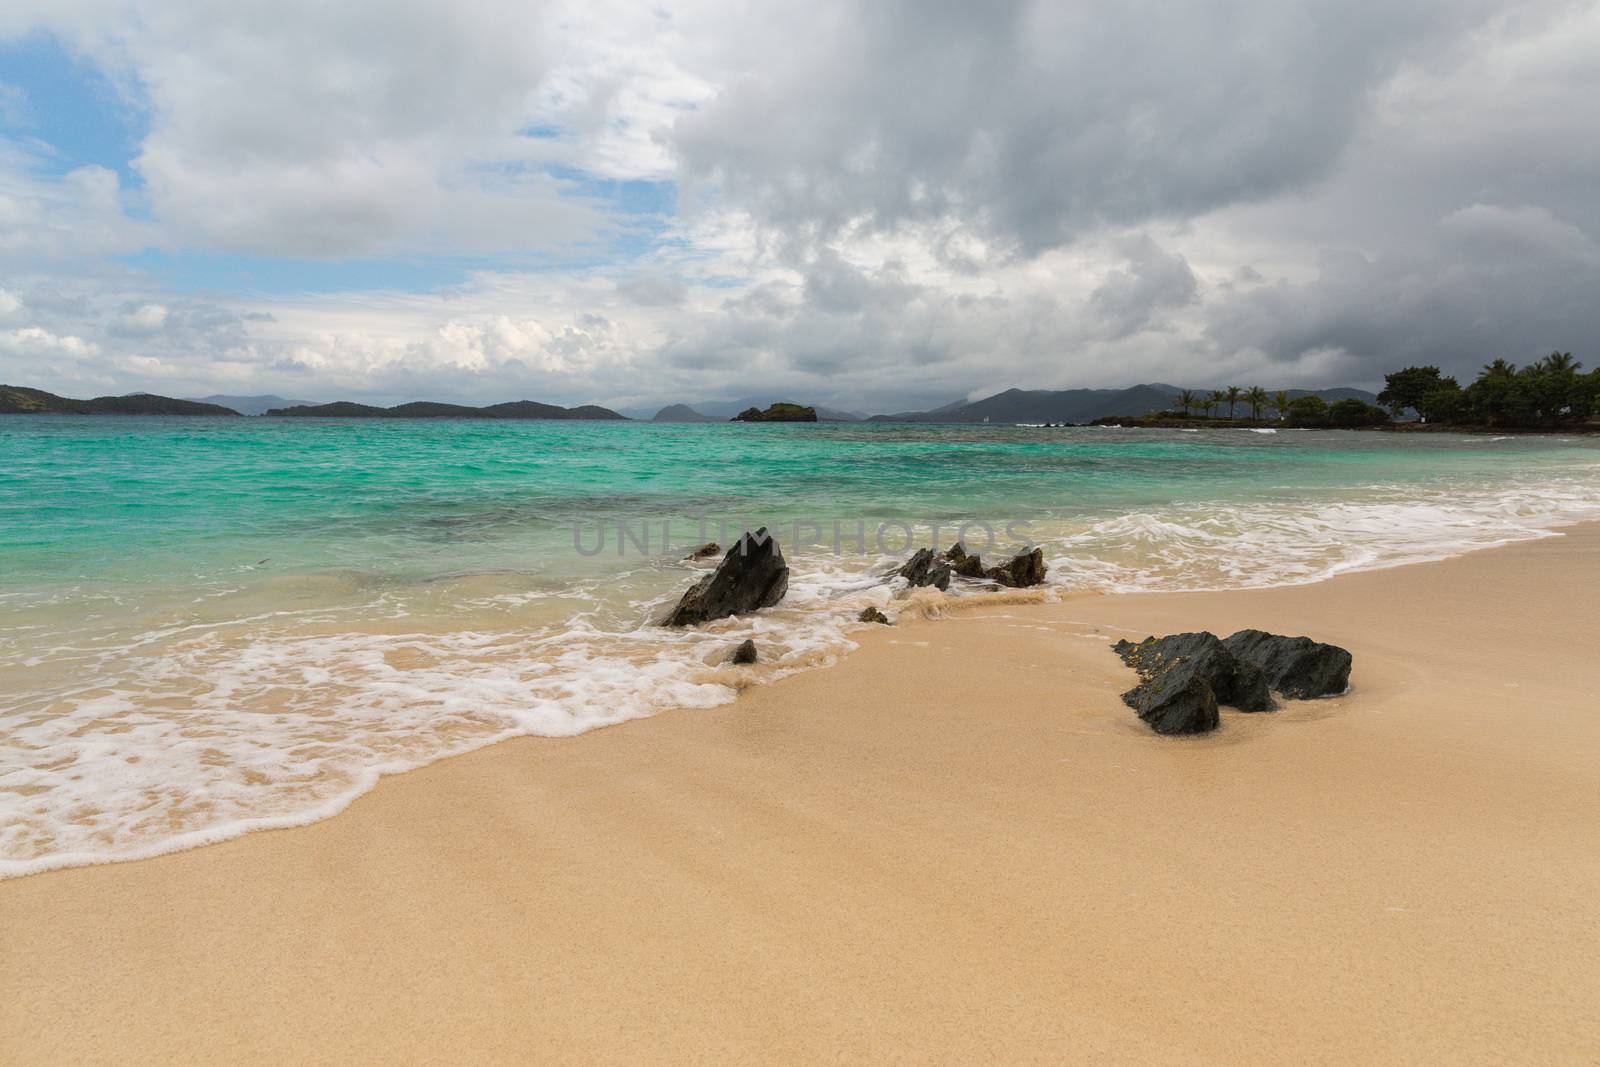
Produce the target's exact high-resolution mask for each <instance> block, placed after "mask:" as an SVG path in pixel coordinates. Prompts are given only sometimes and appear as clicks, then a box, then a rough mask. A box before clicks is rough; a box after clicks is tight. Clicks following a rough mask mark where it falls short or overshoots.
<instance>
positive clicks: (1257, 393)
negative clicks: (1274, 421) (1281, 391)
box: [1244, 385, 1267, 422]
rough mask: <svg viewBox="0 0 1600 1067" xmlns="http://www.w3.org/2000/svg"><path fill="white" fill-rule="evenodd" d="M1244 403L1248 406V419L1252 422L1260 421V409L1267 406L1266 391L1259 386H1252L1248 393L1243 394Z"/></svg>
mask: <svg viewBox="0 0 1600 1067" xmlns="http://www.w3.org/2000/svg"><path fill="white" fill-rule="evenodd" d="M1244 400H1245V403H1247V404H1249V405H1250V418H1251V420H1252V421H1255V422H1260V421H1261V409H1262V408H1264V407H1266V406H1267V391H1266V390H1265V389H1263V388H1261V386H1259V385H1252V386H1251V387H1250V391H1249V392H1248V393H1246V394H1244Z"/></svg>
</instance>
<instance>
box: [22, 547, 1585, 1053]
mask: <svg viewBox="0 0 1600 1067" xmlns="http://www.w3.org/2000/svg"><path fill="white" fill-rule="evenodd" d="M1596 576H1600V526H1594V525H1590V526H1585V527H1577V528H1573V529H1572V530H1571V531H1569V534H1568V536H1564V537H1560V538H1552V539H1547V540H1542V541H1535V542H1528V543H1523V544H1518V545H1512V546H1508V547H1506V548H1502V549H1496V550H1492V551H1487V552H1479V553H1476V554H1473V555H1470V556H1467V557H1463V558H1460V559H1456V560H1451V561H1446V562H1442V563H1432V564H1421V565H1415V566H1410V567H1405V568H1400V569H1396V570H1388V571H1375V572H1367V573H1360V574H1351V575H1345V576H1342V577H1340V578H1337V579H1334V580H1332V581H1330V582H1325V583H1322V584H1320V585H1314V586H1305V587H1296V588H1288V589H1275V590H1259V591H1236V592H1226V593H1196V594H1147V595H1130V596H1115V597H1100V596H1085V597H1069V598H1068V599H1066V600H1065V601H1064V602H1063V603H1061V604H1056V605H995V606H991V607H988V608H981V609H977V610H974V611H972V612H970V613H967V614H963V615H960V616H956V617H952V618H949V619H945V620H942V621H940V622H937V623H915V624H907V625H901V626H897V627H894V628H887V629H884V630H881V631H874V632H871V633H869V634H868V635H867V636H866V637H865V639H864V641H863V648H862V649H861V650H860V651H859V652H857V653H855V654H854V655H852V656H851V657H850V658H848V659H847V660H846V661H845V662H844V663H842V664H841V665H839V666H837V667H835V668H832V669H829V670H823V671H815V672H811V673H808V674H803V675H799V676H796V677H792V678H789V679H786V680H784V681H782V682H779V683H777V684H775V685H772V686H768V687H764V688H761V689H758V690H753V691H751V692H748V693H746V694H745V695H743V696H742V697H741V698H740V699H739V700H738V701H737V702H736V703H735V704H733V705H730V706H727V707H724V708H719V709H714V710H711V711H684V712H673V713H669V714H665V715H661V716H658V717H656V718H653V719H648V720H642V721H637V722H633V723H628V724H625V725H623V726H620V727H616V728H611V729H606V730H601V731H596V732H593V733H589V734H584V735H582V736H579V737H576V738H570V739H563V740H548V739H518V740H515V741H510V742H506V743H503V744H500V745H497V746H495V747H493V748H489V749H485V750H482V751H479V752H476V753H473V754H470V755H467V756H464V757H459V758H457V759H453V760H448V761H445V762H442V763H439V764H435V765H433V766H431V767H427V768H424V769H422V770H419V771H414V772H411V773H409V774H406V775H403V776H399V777H396V778H391V779H387V780H385V781H384V782H382V783H381V784H380V785H379V786H378V788H377V789H376V790H375V791H374V792H372V793H370V794H368V795H367V796H364V797H362V798H361V799H359V800H358V801H356V803H355V804H354V805H353V806H352V807H351V808H350V809H349V810H348V811H346V812H345V813H344V814H342V815H340V816H338V817H336V818H334V819H331V820H328V821H326V822H322V823H318V824H316V825H313V826H310V827H306V828H303V829H296V830H286V831H273V832H266V833H259V834H254V835H251V836H249V837H246V838H243V839H240V840H236V841H232V842H228V843H224V844H220V845H215V846H211V847H207V848H203V849H199V850H195V851H191V852H185V853H180V854H175V855H170V856H165V857H161V858H158V859H153V860H148V861H143V862H139V863H131V864H118V865H113V866H105V867H92V868H80V869H76V870H67V871H58V872H51V873H47V874H42V875H37V876H34V877H30V878H24V879H19V880H14V881H9V882H3V883H0V1062H5V1063H65V1062H75V1063H84V1062H112V1061H116V1062H119V1063H126V1062H152V1063H154V1062H169V1063H170V1062H195V1061H203V1060H209V1061H237V1060H259V1061H276V1062H282V1061H286V1060H287V1061H319V1062H372V1061H378V1060H386V1061H390V1062H463V1061H469V1060H490V1061H502V1062H526V1061H528V1060H530V1059H536V1060H539V1061H541V1062H549V1061H555V1062H596V1061H600V1062H641V1061H660V1060H669V1061H693V1060H716V1061H723V1060H730V1059H738V1060H741V1061H762V1060H769V1061H783V1060H787V1061H793V1060H806V1061H814V1060H822V1059H844V1060H865V1059H874V1060H881V1059H895V1060H909V1061H929V1060H935V1061H945V1062H970V1061H972V1060H974V1059H983V1060H990V1061H1001V1062H1025V1061H1040V1062H1061V1061H1063V1060H1071V1059H1088V1058H1091V1057H1092V1058H1094V1059H1096V1060H1101V1061H1105V1060H1110V1061H1119V1062H1138V1063H1150V1062H1216V1063H1223V1062H1227V1063H1239V1062H1274V1063H1276V1062H1282V1061H1284V1060H1285V1059H1290V1058H1293V1059H1298V1060H1303V1061H1309V1062H1402V1061H1412V1062H1416V1061H1427V1062H1451V1063H1460V1062H1469V1063H1470V1062H1482V1063H1506V1062H1517V1063H1529V1062H1552V1063H1556V1062H1560V1063H1571V1062H1594V1061H1596V1060H1600V1021H1597V1018H1600V1017H1597V1015H1596V1013H1595V1011H1594V1004H1593V1001H1594V994H1595V991H1596V990H1597V989H1600V848H1597V846H1596V844H1595V840H1596V838H1595V830H1594V828H1595V826H1596V825H1597V824H1600V759H1597V758H1596V757H1597V756H1600V657H1596V656H1595V654H1594V651H1593V650H1594V648H1595V647H1596V642H1597V641H1600V600H1597V598H1596V595H1595V593H1594V592H1593V590H1594V588H1595V578H1596ZM1246 625H1250V626H1259V627H1263V628H1267V629H1274V630H1278V631H1280V632H1293V633H1300V632H1305V633H1309V634H1311V635H1313V636H1316V637H1319V638H1324V639H1326V640H1331V641H1336V642H1338V643H1340V644H1344V645H1346V646H1347V647H1349V648H1350V649H1351V650H1352V651H1353V652H1354V653H1355V655H1356V672H1355V676H1354V688H1353V691H1352V692H1351V694H1349V695H1348V696H1346V697H1343V698H1339V699H1336V700H1331V701H1324V702H1316V703H1313V704H1305V705H1295V706H1291V707H1289V708H1288V709H1286V710H1285V711H1283V712H1280V713H1278V714H1276V715H1259V716H1241V715H1237V714H1233V713H1229V712H1224V715H1225V721H1224V726H1223V729H1222V730H1221V731H1219V732H1218V733H1217V734H1215V735H1213V736H1211V737H1208V738H1203V739H1186V740H1175V739H1162V738H1157V737H1154V736H1153V735H1151V734H1150V733H1149V732H1148V731H1146V730H1145V729H1144V728H1143V727H1142V726H1141V725H1140V724H1139V723H1138V721H1137V720H1136V719H1135V718H1134V716H1133V714H1132V713H1131V712H1130V711H1128V710H1127V709H1126V708H1125V707H1123V706H1122V705H1121V703H1120V702H1119V701H1118V699H1117V694H1118V693H1119V692H1120V691H1121V690H1122V689H1125V688H1126V687H1127V686H1128V685H1129V684H1131V675H1130V673H1129V672H1127V671H1126V670H1125V669H1124V668H1123V667H1122V666H1121V664H1120V663H1119V662H1118V661H1117V659H1116V658H1115V657H1114V656H1112V655H1111V654H1110V653H1109V652H1108V651H1107V650H1106V641H1107V639H1114V638H1115V637H1118V636H1124V635H1129V634H1131V635H1134V636H1143V635H1144V634H1145V633H1149V632H1157V633H1161V632H1172V631H1176V630H1182V629H1199V628H1206V629H1212V630H1215V631H1218V632H1223V633H1225V632H1228V631H1230V630H1232V629H1236V628H1239V627H1242V626H1246Z"/></svg>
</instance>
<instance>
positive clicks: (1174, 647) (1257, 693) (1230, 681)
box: [1111, 632, 1277, 711]
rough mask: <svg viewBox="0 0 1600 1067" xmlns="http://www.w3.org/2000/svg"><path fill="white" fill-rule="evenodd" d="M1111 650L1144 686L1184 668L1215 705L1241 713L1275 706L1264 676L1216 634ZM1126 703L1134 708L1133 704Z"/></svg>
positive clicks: (1120, 643) (1183, 636) (1127, 643)
mask: <svg viewBox="0 0 1600 1067" xmlns="http://www.w3.org/2000/svg"><path fill="white" fill-rule="evenodd" d="M1111 650H1112V651H1113V652H1115V653H1116V654H1117V655H1119V656H1121V657H1122V662H1124V663H1126V664H1127V665H1128V666H1130V667H1132V668H1133V669H1134V670H1136V671H1138V672H1139V676H1140V677H1141V678H1143V679H1144V680H1145V682H1146V683H1147V684H1148V683H1149V682H1151V681H1152V680H1153V679H1156V678H1159V677H1161V676H1162V675H1163V674H1165V673H1166V672H1167V671H1169V670H1171V669H1173V668H1174V667H1177V666H1185V667H1187V668H1188V669H1189V670H1191V671H1192V672H1193V673H1194V674H1195V675H1197V676H1198V677H1199V678H1200V679H1201V680H1202V681H1203V682H1205V683H1206V685H1207V686H1209V687H1210V688H1211V691H1212V693H1213V694H1214V695H1215V696H1216V699H1217V702H1218V703H1221V704H1230V705H1232V706H1233V707H1236V708H1238V709H1239V710H1240V711H1272V710H1273V709H1274V708H1276V707H1277V705H1276V704H1274V703H1273V700H1272V694H1271V693H1270V692H1268V687H1267V677H1266V675H1265V674H1263V673H1262V672H1261V670H1260V669H1259V668H1257V667H1256V666H1255V665H1254V664H1251V663H1247V662H1244V661H1243V660H1240V659H1238V658H1237V657H1236V656H1234V655H1233V654H1232V653H1231V652H1230V651H1229V650H1228V649H1227V647H1226V646H1225V645H1224V644H1223V643H1222V641H1220V640H1218V638H1217V636H1216V635H1215V634H1210V633H1204V632H1201V633H1189V634H1172V635H1170V636H1167V637H1147V638H1145V639H1144V640H1143V641H1140V642H1139V643H1138V644H1134V643H1133V642H1132V641H1118V642H1117V643H1116V644H1115V645H1113V646H1112V648H1111ZM1133 692H1137V690H1134V691H1133ZM1132 695H1133V693H1130V694H1129V696H1132ZM1124 699H1127V697H1124ZM1128 703H1129V704H1130V705H1133V704H1134V701H1132V700H1129V701H1128Z"/></svg>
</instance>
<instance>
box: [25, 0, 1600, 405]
mask: <svg viewBox="0 0 1600 1067" xmlns="http://www.w3.org/2000/svg"><path fill="white" fill-rule="evenodd" d="M1596 101H1600V0H1596V2H1588V3H1568V2H1554V0H1549V2H1544V0H1537V2H1528V3H1484V2H1480V0H1407V2H1406V3H1403V4H1395V3H1393V2H1392V0H1383V2H1377V0H1211V2H1206V3H1186V2H1181V0H1180V2H1171V0H1161V2H1157V0H1125V2H1121V3H1116V4H1111V3H1105V2H1103V0H1098V2H1094V3H1077V2H1073V0H1041V2H1030V0H992V2H988V3H982V4H973V3H967V2H954V0H878V2H871V3H867V2H862V3H849V2H836V0H808V2H807V3H804V4H779V3H772V2H770V0H768V2H751V3H744V2H737V0H691V2H685V3H678V2H673V0H663V2H662V3H658V4H652V5H637V4H620V3H610V2H607V0H586V2H572V3H566V2H553V3H539V2H520V3H515V4H513V3H508V2H499V3H487V2H479V0H454V2H452V3H450V4H448V5H446V4H439V3H418V2H413V0H340V2H338V3H329V2H327V0H271V2H260V0H239V2H236V3H229V4H215V3H211V2H208V0H161V2H159V3H156V2H128V0H49V2H48V3H36V2H32V0H20V2H18V0H12V2H11V3H8V4H6V5H4V6H3V7H0V381H3V382H6V383H8V384H15V385H31V386H35V387H39V388H44V389H48V390H50V391H52V392H57V393H62V394H64V395H69V396H96V395H105V394H112V393H126V392H133V391H149V392H156V393H162V394H166V395H175V396H201V395H208V394H212V393H225V394H257V393H275V394H278V395H282V396H288V397H293V398H299V399H311V400H323V401H325V400H334V399H353V400H363V401H368V402H376V403H395V402H400V401H405V400H412V399H423V398H426V399H436V400H448V401H457V402H465V403H486V402H498V401H503V400H511V399H523V398H526V399H534V400H541V401H547V402H552V403H563V404H579V403H600V404H606V405H608V406H611V407H619V408H630V409H650V408H652V407H654V406H659V405H661V404H666V403H669V402H680V401H690V402H692V401H695V400H709V399H736V398H745V397H759V396H769V397H770V398H771V399H791V400H797V401H800V402H806V403H820V404H826V405H828V406H832V407H839V408H846V409H853V410H861V411H893V410H905V409H909V408H915V407H929V406H936V405H938V404H942V403H946V402H949V401H951V400H954V399H957V398H960V397H978V396H982V395H987V394H989V393H993V392H996V391H999V390H1001V389H1006V388H1012V387H1020V388H1075V387H1086V386H1092V387H1108V386H1124V385H1130V384H1134V383H1136V382H1147V381H1160V382H1171V383H1174V384H1178V385H1183V386H1191V387H1196V388H1213V387H1218V386H1226V385H1242V386H1250V385H1262V386H1264V387H1266V388H1269V389H1277V388H1287V387H1307V388H1316V387H1326V386H1334V385H1358V386H1375V385H1378V384H1379V383H1381V380H1382V375H1383V373H1384V372H1385V371H1387V370H1392V369H1395V368H1397V367H1400V366H1405V365H1408V364H1415V363H1436V364H1439V365H1440V366H1442V367H1443V368H1444V369H1445V370H1446V371H1447V372H1450V373H1455V374H1458V375H1462V376H1463V377H1470V376H1471V375H1472V374H1473V373H1474V372H1475V371H1476V368H1477V367H1478V366H1479V365H1480V364H1482V363H1485V362H1487V361H1489V360H1491V359H1494V358H1497V357H1504V358H1507V359H1510V360H1512V361H1513V362H1518V363H1521V362H1526V361H1528V360H1531V359H1534V358H1537V357H1539V356H1541V355H1544V354H1546V353H1548V352H1550V351H1552V350H1557V349H1559V350H1561V351H1570V352H1573V353H1574V354H1575V355H1576V356H1577V357H1578V358H1579V359H1580V360H1582V361H1584V362H1585V363H1586V364H1588V365H1590V366H1593V365H1596V364H1600V299H1597V297H1600V195H1597V191H1600V106H1596Z"/></svg>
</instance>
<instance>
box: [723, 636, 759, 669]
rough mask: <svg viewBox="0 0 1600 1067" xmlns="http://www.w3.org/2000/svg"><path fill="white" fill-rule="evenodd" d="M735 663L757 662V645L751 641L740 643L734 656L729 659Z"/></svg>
mask: <svg viewBox="0 0 1600 1067" xmlns="http://www.w3.org/2000/svg"><path fill="white" fill-rule="evenodd" d="M728 658H729V660H730V661H731V662H733V663H754V662H755V661H756V643H755V642H754V641H751V640H748V639H746V640H744V641H740V642H739V645H738V647H736V648H735V649H734V650H733V655H732V656H730V657H728Z"/></svg>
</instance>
